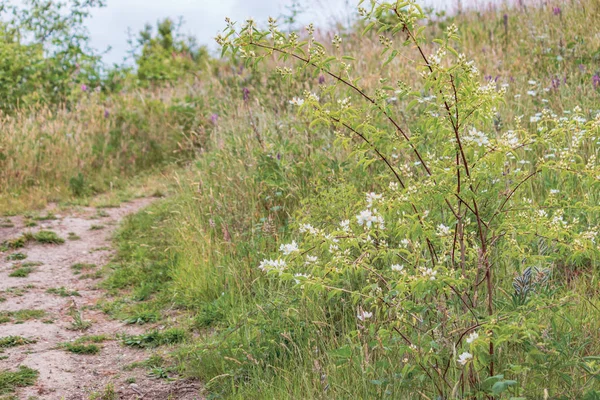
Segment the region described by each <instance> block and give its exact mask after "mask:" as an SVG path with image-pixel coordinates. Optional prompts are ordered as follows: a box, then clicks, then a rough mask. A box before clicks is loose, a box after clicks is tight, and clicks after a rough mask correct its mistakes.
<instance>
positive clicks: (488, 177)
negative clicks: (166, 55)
mask: <svg viewBox="0 0 600 400" xmlns="http://www.w3.org/2000/svg"><path fill="white" fill-rule="evenodd" d="M360 7H364V9H360V10H359V13H358V14H359V18H358V20H357V21H356V22H355V23H354V24H353V25H352V26H342V25H338V26H336V27H335V28H332V29H330V30H323V29H315V28H313V27H312V26H308V27H306V28H302V29H300V30H299V31H298V33H297V34H296V33H286V32H282V31H280V30H279V28H278V27H277V23H276V22H275V21H256V22H254V21H252V20H248V21H239V22H238V23H234V22H232V21H227V22H225V23H224V32H223V34H222V35H220V36H219V37H218V38H217V40H218V42H219V44H221V46H222V47H223V56H222V57H221V58H220V59H211V60H210V62H207V63H208V64H207V65H204V64H203V65H202V68H198V69H197V70H195V71H194V73H193V74H190V73H188V72H189V71H188V67H187V64H186V67H185V68H183V69H182V72H181V74H179V75H177V76H175V77H168V79H166V78H165V79H161V80H159V81H154V82H151V84H140V83H139V82H138V84H136V85H134V84H133V83H132V81H130V80H127V81H126V82H125V83H124V84H123V85H124V86H123V88H121V89H120V90H119V91H117V92H114V93H110V94H105V93H95V92H93V91H90V90H82V89H81V88H77V90H76V91H75V92H76V93H75V94H72V95H70V96H71V97H70V99H69V103H68V105H65V106H60V107H59V106H57V105H55V104H47V105H43V106H38V107H36V108H35V109H27V108H24V109H17V110H16V111H11V112H10V113H6V115H3V124H2V126H3V134H2V136H0V167H1V168H0V184H1V187H2V192H1V193H0V212H2V213H3V214H6V215H9V214H14V213H18V212H22V211H24V210H30V209H31V208H40V207H43V206H44V205H45V204H46V203H47V202H49V201H58V202H60V204H64V205H68V204H88V203H89V202H93V201H94V200H93V199H94V196H95V195H98V194H101V193H113V192H114V193H116V192H118V191H119V190H120V189H123V188H127V187H128V186H131V185H134V184H135V182H138V181H139V180H141V179H144V177H148V176H150V177H155V176H158V178H156V179H157V180H159V181H161V182H163V183H164V182H167V183H166V184H167V185H168V189H167V190H165V192H166V193H168V196H166V198H164V199H161V200H157V201H155V202H154V203H153V204H152V205H151V206H150V207H149V208H148V209H146V210H143V211H141V212H140V213H138V214H136V215H133V216H131V217H129V218H128V219H127V220H126V221H125V222H124V224H123V225H122V227H121V228H120V230H119V232H118V234H117V236H116V238H115V243H116V245H117V246H118V249H119V250H118V256H117V258H116V259H115V260H113V262H112V263H111V264H110V266H109V270H108V272H107V275H106V279H105V280H104V281H103V283H102V284H101V285H102V288H103V289H105V290H106V291H107V293H108V295H107V298H106V300H105V301H104V303H103V305H102V307H103V309H104V310H105V311H106V312H107V313H109V314H110V315H111V316H113V317H114V318H118V319H122V320H133V321H141V323H144V324H148V325H149V326H148V335H149V336H152V337H154V336H160V334H159V333H156V330H155V329H156V328H157V327H168V328H165V335H166V336H168V335H167V334H171V333H172V332H175V333H177V340H173V341H169V340H165V343H163V345H167V346H168V347H167V349H168V356H167V357H165V358H164V359H161V361H160V368H163V369H164V370H165V371H168V372H169V373H172V374H176V375H177V376H179V377H186V378H194V379H198V380H199V381H200V382H202V383H203V384H204V385H205V389H206V396H207V398H256V399H280V398H336V399H337V398H340V399H344V398H348V399H350V398H352V399H355V398H361V399H362V398H364V399H371V398H390V399H452V398H457V399H458V398H460V399H463V398H464V399H467V398H468V399H515V400H516V399H587V400H592V399H598V398H600V311H599V308H598V307H600V293H599V290H598V289H599V280H598V279H599V278H598V268H599V267H600V258H599V256H600V247H599V240H600V238H599V237H598V234H599V230H600V208H599V207H600V206H599V204H600V164H599V163H598V160H599V158H600V50H599V49H600V35H598V33H597V32H596V31H595V30H594V29H593V28H592V27H595V26H598V25H600V3H599V2H597V1H595V0H578V1H575V0H573V1H570V2H564V3H561V4H558V5H552V4H549V3H548V4H537V3H535V4H527V3H525V4H522V3H520V4H518V5H515V6H511V7H508V6H497V7H491V6H490V7H488V8H483V9H477V10H464V11H463V12H461V13H459V14H457V15H439V14H437V15H436V13H435V12H433V11H431V10H430V11H427V10H425V11H423V10H421V9H420V8H419V7H418V6H415V5H414V4H413V2H412V1H407V2H399V3H398V4H396V3H390V4H388V3H385V2H384V3H381V4H377V5H371V3H370V2H363V3H362V4H361V5H360ZM156 68H158V67H156ZM153 71H155V72H156V70H153ZM158 72H160V70H158ZM159 75H160V74H159ZM138 78H139V77H138ZM142 83H143V82H142ZM165 170H166V171H167V172H163V173H162V174H161V173H160V171H165ZM153 179H154V178H153ZM166 336H165V337H166ZM157 340H158V339H157ZM159 342H160V340H159ZM136 343H137V342H136ZM157 343H158V342H157ZM161 343H162V342H161ZM153 366H154V367H156V363H155V364H153Z"/></svg>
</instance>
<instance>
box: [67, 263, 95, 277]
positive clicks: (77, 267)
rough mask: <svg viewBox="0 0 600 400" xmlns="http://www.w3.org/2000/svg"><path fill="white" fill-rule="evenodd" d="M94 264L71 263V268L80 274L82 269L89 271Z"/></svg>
mask: <svg viewBox="0 0 600 400" xmlns="http://www.w3.org/2000/svg"><path fill="white" fill-rule="evenodd" d="M96 267H97V265H96V264H87V263H77V264H73V265H71V269H72V270H73V271H74V272H73V273H74V274H80V273H81V272H82V271H89V270H91V269H94V268H96Z"/></svg>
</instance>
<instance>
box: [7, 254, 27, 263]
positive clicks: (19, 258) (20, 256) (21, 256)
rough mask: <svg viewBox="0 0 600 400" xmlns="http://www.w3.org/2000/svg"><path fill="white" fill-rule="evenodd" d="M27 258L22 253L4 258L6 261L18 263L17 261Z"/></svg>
mask: <svg viewBox="0 0 600 400" xmlns="http://www.w3.org/2000/svg"><path fill="white" fill-rule="evenodd" d="M26 258H27V254H24V253H13V254H9V255H8V256H7V257H6V260H7V261H18V260H24V259H26Z"/></svg>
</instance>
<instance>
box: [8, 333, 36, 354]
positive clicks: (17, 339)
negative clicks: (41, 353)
mask: <svg viewBox="0 0 600 400" xmlns="http://www.w3.org/2000/svg"><path fill="white" fill-rule="evenodd" d="M35 342H36V341H35V340H32V339H26V338H24V337H21V336H5V337H0V352H1V351H2V349H7V348H9V347H16V346H24V345H26V344H31V343H35Z"/></svg>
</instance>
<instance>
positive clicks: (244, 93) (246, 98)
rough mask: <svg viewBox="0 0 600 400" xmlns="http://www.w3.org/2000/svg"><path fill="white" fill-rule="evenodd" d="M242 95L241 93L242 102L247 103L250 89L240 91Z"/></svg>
mask: <svg viewBox="0 0 600 400" xmlns="http://www.w3.org/2000/svg"><path fill="white" fill-rule="evenodd" d="M242 93H243V98H244V101H248V100H249V99H250V89H248V88H247V87H245V88H244V89H243V90H242Z"/></svg>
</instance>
